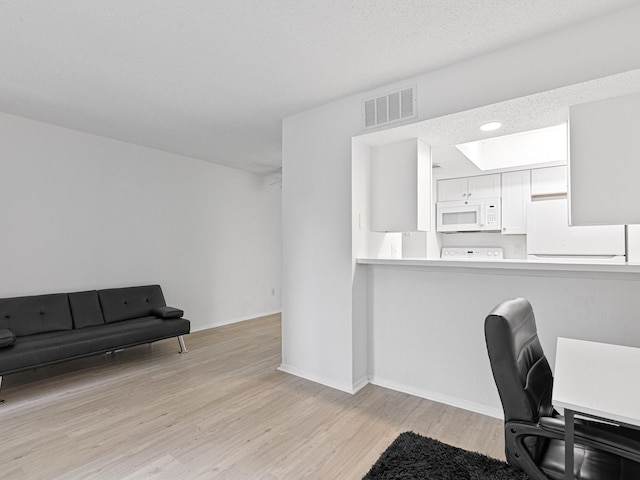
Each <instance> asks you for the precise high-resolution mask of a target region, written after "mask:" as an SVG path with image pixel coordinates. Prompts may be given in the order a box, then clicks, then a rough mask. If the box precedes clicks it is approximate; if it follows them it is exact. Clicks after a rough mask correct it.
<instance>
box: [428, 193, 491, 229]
mask: <svg viewBox="0 0 640 480" xmlns="http://www.w3.org/2000/svg"><path fill="white" fill-rule="evenodd" d="M436 216H437V223H436V225H437V227H436V230H437V231H438V232H493V231H496V232H497V231H500V229H501V228H502V215H501V208H500V198H478V199H474V200H455V201H451V202H438V203H437V204H436Z"/></svg>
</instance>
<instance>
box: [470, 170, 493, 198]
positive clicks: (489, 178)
mask: <svg viewBox="0 0 640 480" xmlns="http://www.w3.org/2000/svg"><path fill="white" fill-rule="evenodd" d="M467 180H468V181H469V184H468V187H467V189H468V191H467V197H471V198H492V197H500V194H501V187H500V185H501V178H500V174H499V173H496V174H494V175H480V176H478V177H469V178H468V179H467Z"/></svg>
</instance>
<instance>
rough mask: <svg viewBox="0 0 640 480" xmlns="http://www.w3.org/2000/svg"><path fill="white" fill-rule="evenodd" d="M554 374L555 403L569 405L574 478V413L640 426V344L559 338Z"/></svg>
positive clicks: (568, 450)
mask: <svg viewBox="0 0 640 480" xmlns="http://www.w3.org/2000/svg"><path fill="white" fill-rule="evenodd" d="M605 328H606V327H605ZM554 377H555V379H554V382H553V405H554V406H556V407H561V408H564V409H565V472H566V477H567V479H573V478H574V477H573V474H572V472H573V430H574V423H573V417H574V413H580V414H585V415H588V416H593V417H597V418H603V419H607V420H611V421H613V422H615V423H619V424H622V425H630V426H634V427H638V428H640V381H639V380H640V348H633V347H624V346H620V345H609V344H605V343H596V342H587V341H584V340H572V339H569V338H558V345H557V350H556V368H555V375H554Z"/></svg>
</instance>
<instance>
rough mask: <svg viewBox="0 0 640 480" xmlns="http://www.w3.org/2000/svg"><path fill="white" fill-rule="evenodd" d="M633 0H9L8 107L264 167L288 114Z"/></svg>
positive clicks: (2, 20)
mask: <svg viewBox="0 0 640 480" xmlns="http://www.w3.org/2000/svg"><path fill="white" fill-rule="evenodd" d="M635 3H637V2H636V1H635V0H563V1H558V0H518V1H513V0H491V1H489V0H421V1H419V0H396V1H388V0H351V1H350V0H279V1H259V0H235V1H229V0H224V1H223V0H213V1H212V0H191V1H189V2H185V1H183V0H157V1H148V0H147V1H142V0H109V1H102V0H61V1H55V2H52V1H50V0H30V1H25V0H0V111H2V112H6V113H10V114H15V115H20V116H24V117H28V118H33V119H36V120H40V121H44V122H49V123H53V124H57V125H61V126H65V127H69V128H74V129H78V130H82V131H86V132H89V133H95V134H98V135H103V136H106V137H111V138H115V139H118V140H123V141H127V142H131V143H136V144H140V145H146V146H150V147H153V148H157V149H161V150H166V151H169V152H175V153H180V154H183V155H187V156H191V157H195V158H199V159H202V160H207V161H211V162H215V163H220V164H223V165H229V166H233V167H235V168H241V169H245V170H249V171H254V172H257V173H268V172H270V171H273V170H274V169H277V168H278V167H279V166H280V164H281V120H282V119H283V118H284V117H287V116H289V115H292V114H294V113H297V112H299V111H303V110H306V109H309V108H312V107H314V106H317V105H321V104H323V103H326V102H328V101H330V100H333V99H336V98H340V97H343V96H347V95H351V94H354V93H358V92H362V91H365V90H369V89H373V88H376V87H379V86H383V85H385V84H387V83H391V82H394V81H397V80H401V79H403V78H407V77H410V76H413V75H416V74H420V73H423V72H426V71H429V70H433V69H436V68H439V67H442V66H444V65H447V64H451V63H455V62H458V61H461V60H464V59H467V58H471V57H473V56H477V55H480V54H483V53H487V52H489V51H493V50H496V49H500V48H503V47H505V46H507V45H510V44H513V43H516V42H519V41H522V40H526V39H528V38H532V37H535V36H539V35H542V34H544V33H547V32H550V31H553V30H557V29H560V28H564V27H566V26H568V25H571V24H575V23H579V22H581V21H584V20H587V19H590V18H593V17H596V16H599V15H602V14H605V13H608V12H611V11H614V10H617V9H620V8H622V7H625V6H627V5H631V4H635Z"/></svg>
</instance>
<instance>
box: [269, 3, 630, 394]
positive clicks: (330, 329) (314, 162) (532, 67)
mask: <svg viewBox="0 0 640 480" xmlns="http://www.w3.org/2000/svg"><path fill="white" fill-rule="evenodd" d="M638 22H640V7H632V8H629V9H625V10H622V11H620V12H617V13H615V14H613V15H609V16H605V17H601V18H600V19H596V20H594V21H591V22H586V23H583V24H580V25H578V26H576V27H573V28H570V29H566V30H563V31H560V32H557V33H554V34H551V35H547V36H545V37H542V38H539V39H534V40H531V41H529V42H526V43H522V44H518V45H514V46H513V47H511V48H507V49H504V50H501V51H498V52H495V53H493V54H489V55H485V56H482V57H478V58H476V59H473V60H469V61H466V62H462V63H459V64H456V65H453V66H451V67H448V68H443V69H441V70H437V71H434V72H431V73H428V74H425V75H422V76H419V77H416V78H411V79H407V80H406V81H403V82H398V83H397V84H395V85H387V86H384V87H381V88H380V89H378V90H377V91H375V92H364V93H362V94H361V95H354V96H351V97H348V98H345V99H342V100H338V101H335V102H333V103H330V104H328V105H324V106H322V107H319V108H316V109H313V110H309V111H307V112H303V113H300V114H298V115H295V116H292V117H289V118H287V119H285V120H284V122H283V158H282V163H283V171H284V182H283V292H284V297H283V362H284V363H285V365H284V367H286V368H285V369H286V370H287V371H290V372H293V373H296V374H299V375H302V376H305V377H306V378H310V379H313V380H316V381H320V382H322V383H325V384H327V385H332V386H335V387H337V388H342V389H344V390H347V391H350V390H354V387H355V386H356V385H360V384H361V383H362V379H358V378H355V377H354V375H353V361H354V358H361V357H362V356H363V355H367V352H364V353H363V352H360V351H357V350H356V348H357V347H356V346H357V345H360V344H359V343H357V342H354V341H353V339H352V338H351V336H352V330H351V328H352V322H353V318H352V317H353V312H354V311H355V312H361V311H363V309H362V308H360V306H359V305H354V302H355V303H356V304H357V303H358V302H360V301H361V297H362V296H361V295H357V298H356V296H353V294H352V288H353V277H354V271H353V268H352V265H353V257H352V255H351V252H352V246H351V242H352V235H351V228H352V222H351V221H352V218H353V217H352V215H351V200H352V191H351V189H352V179H351V137H353V136H355V135H359V134H361V133H362V129H361V118H360V109H361V101H362V100H363V99H365V98H368V97H370V96H373V95H375V94H377V93H386V92H388V91H391V90H393V88H395V87H396V86H397V87H402V86H405V85H411V84H415V85H417V89H418V91H417V96H418V115H419V116H418V119H417V121H420V120H425V119H428V118H435V117H440V116H444V115H447V114H451V113H455V112H460V111H464V110H468V109H471V108H475V107H479V106H483V105H488V104H491V103H496V102H500V101H505V100H510V99H514V98H518V97H522V96H526V95H530V94H534V93H539V92H543V91H547V90H551V89H554V88H560V87H563V86H567V85H571V84H575V83H579V82H584V81H589V80H593V79H596V78H601V77H604V76H607V75H613V74H616V73H621V72H625V71H629V70H633V69H636V68H638V67H640V62H638V59H639V58H640V42H638V38H637V24H638ZM357 291H359V290H358V289H357ZM401 314H402V312H401V311H400V312H398V315H401ZM356 322H357V324H358V325H360V324H361V322H360V320H359V319H357V320H356Z"/></svg>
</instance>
